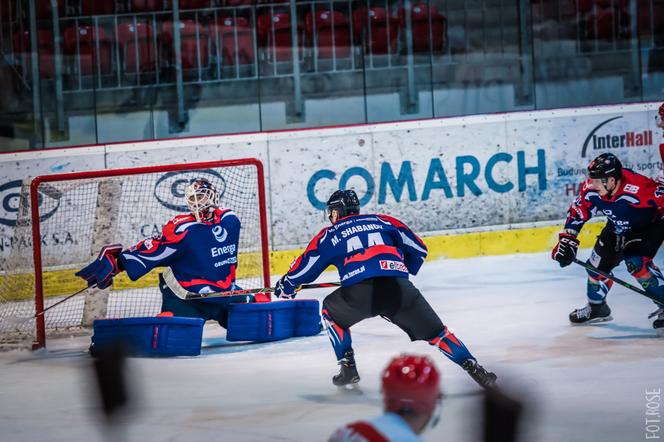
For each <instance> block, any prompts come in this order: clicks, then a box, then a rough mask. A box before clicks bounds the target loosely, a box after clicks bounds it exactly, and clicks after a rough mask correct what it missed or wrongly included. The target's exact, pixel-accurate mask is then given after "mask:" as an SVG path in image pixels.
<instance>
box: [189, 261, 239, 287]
mask: <svg viewBox="0 0 664 442" xmlns="http://www.w3.org/2000/svg"><path fill="white" fill-rule="evenodd" d="M178 282H179V283H180V285H181V286H182V287H185V288H186V287H191V286H194V285H211V286H213V287H217V288H219V289H222V290H226V289H228V288H230V286H231V285H233V283H234V282H235V266H231V268H230V273H229V274H228V276H227V277H226V278H225V279H220V280H219V281H208V280H207V279H192V280H190V281H178Z"/></svg>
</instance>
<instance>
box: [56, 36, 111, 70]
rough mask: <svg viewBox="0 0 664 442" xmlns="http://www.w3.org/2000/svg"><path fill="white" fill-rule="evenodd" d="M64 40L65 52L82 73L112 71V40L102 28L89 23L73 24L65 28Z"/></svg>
mask: <svg viewBox="0 0 664 442" xmlns="http://www.w3.org/2000/svg"><path fill="white" fill-rule="evenodd" d="M63 40H64V44H63V53H64V54H65V55H66V56H69V57H70V59H69V61H70V62H71V65H72V67H73V69H74V70H78V69H80V71H78V72H79V74H80V75H92V74H94V73H95V72H96V73H97V74H108V73H109V72H111V68H112V65H111V49H112V41H111V39H110V38H109V37H108V36H107V35H106V32H104V30H103V29H102V28H95V27H93V26H87V25H80V26H78V27H75V26H71V27H69V28H67V29H65V32H64V39H63ZM77 41H78V45H77ZM97 46H99V53H97ZM77 49H78V52H77Z"/></svg>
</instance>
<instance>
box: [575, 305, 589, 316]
mask: <svg viewBox="0 0 664 442" xmlns="http://www.w3.org/2000/svg"><path fill="white" fill-rule="evenodd" d="M591 311H592V307H591V306H590V304H587V305H586V306H585V307H583V308H580V309H577V310H576V315H577V316H578V317H580V318H589V317H590V312H591Z"/></svg>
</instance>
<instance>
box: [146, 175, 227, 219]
mask: <svg viewBox="0 0 664 442" xmlns="http://www.w3.org/2000/svg"><path fill="white" fill-rule="evenodd" d="M197 178H205V179H206V180H208V181H209V182H210V183H212V185H214V187H215V189H217V192H218V193H219V198H222V197H223V196H224V193H225V192H226V180H224V177H222V176H221V175H220V174H219V172H217V171H215V170H212V169H201V170H187V171H183V172H168V173H165V174H163V175H162V176H161V177H160V178H159V179H158V180H157V182H156V183H155V185H154V197H155V198H156V199H157V201H159V204H161V205H162V206H164V207H166V208H167V209H171V210H175V211H176V212H189V208H188V207H187V203H186V202H185V200H184V191H185V189H186V188H187V186H188V185H189V184H190V183H192V182H193V181H194V180H196V179H197Z"/></svg>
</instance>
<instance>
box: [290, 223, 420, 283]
mask: <svg viewBox="0 0 664 442" xmlns="http://www.w3.org/2000/svg"><path fill="white" fill-rule="evenodd" d="M426 256H427V247H426V246H425V245H424V242H422V240H421V239H420V238H419V237H418V236H417V235H416V234H415V233H413V231H412V230H410V229H409V228H408V226H406V225H405V224H404V223H402V222H401V221H399V220H397V219H396V218H392V217H390V216H387V215H351V216H347V217H345V218H342V219H341V220H339V221H337V222H336V223H335V224H333V225H332V226H330V227H326V228H324V229H323V230H321V231H320V232H319V233H318V234H317V235H316V236H315V237H314V238H313V239H312V240H311V242H310V243H309V245H308V246H307V248H306V250H305V251H304V253H303V254H302V255H300V256H299V257H298V258H297V259H296V260H295V261H293V263H292V264H291V267H290V270H289V271H288V273H287V275H286V278H284V291H285V292H286V293H293V291H294V290H295V287H297V286H299V285H301V284H305V283H308V282H311V281H313V280H315V279H316V278H317V277H318V275H320V274H321V272H323V271H324V270H325V269H326V268H327V267H328V266H329V265H333V266H335V267H336V268H337V270H338V271H339V279H340V281H341V285H342V286H348V285H352V284H356V283H358V282H360V281H363V280H365V279H368V278H375V277H379V276H393V277H397V278H408V274H409V273H411V274H413V275H415V274H417V272H418V270H419V269H420V267H421V266H422V263H423V262H424V259H425V258H426Z"/></svg>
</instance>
